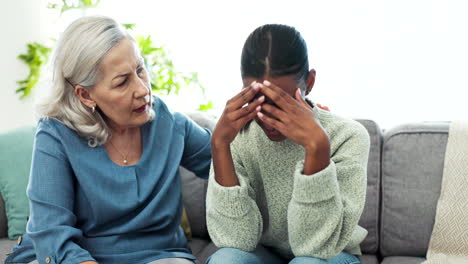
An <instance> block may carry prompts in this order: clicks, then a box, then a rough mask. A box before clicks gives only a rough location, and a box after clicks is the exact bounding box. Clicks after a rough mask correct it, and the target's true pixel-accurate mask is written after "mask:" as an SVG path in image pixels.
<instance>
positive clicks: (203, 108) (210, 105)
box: [198, 100, 213, 112]
mask: <svg viewBox="0 0 468 264" xmlns="http://www.w3.org/2000/svg"><path fill="white" fill-rule="evenodd" d="M210 109H213V102H212V101H211V100H210V101H208V103H207V104H201V105H200V106H198V110H199V111H203V112H206V111H208V110H210Z"/></svg>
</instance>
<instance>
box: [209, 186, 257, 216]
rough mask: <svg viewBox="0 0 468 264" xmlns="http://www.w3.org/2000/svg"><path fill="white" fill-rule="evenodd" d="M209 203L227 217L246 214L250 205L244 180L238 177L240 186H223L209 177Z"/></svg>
mask: <svg viewBox="0 0 468 264" xmlns="http://www.w3.org/2000/svg"><path fill="white" fill-rule="evenodd" d="M209 180H210V183H209V184H210V185H211V186H210V187H211V195H212V196H211V197H210V198H209V199H210V202H211V205H212V206H213V207H214V209H215V210H217V211H218V212H219V213H221V214H223V215H225V216H229V217H242V216H244V215H246V214H247V213H248V212H249V210H250V206H251V201H250V200H251V198H250V197H249V194H248V188H247V185H246V183H245V181H244V180H242V178H241V177H239V183H240V186H233V187H225V186H222V185H220V184H219V183H218V182H216V180H215V178H214V177H210V179H209Z"/></svg>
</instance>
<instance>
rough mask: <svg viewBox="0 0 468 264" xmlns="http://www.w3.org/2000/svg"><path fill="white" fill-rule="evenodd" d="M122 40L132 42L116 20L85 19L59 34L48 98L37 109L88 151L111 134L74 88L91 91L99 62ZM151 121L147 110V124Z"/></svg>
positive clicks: (91, 17)
mask: <svg viewBox="0 0 468 264" xmlns="http://www.w3.org/2000/svg"><path fill="white" fill-rule="evenodd" d="M123 38H129V39H131V40H133V41H134V39H133V38H132V37H131V36H130V35H129V34H128V33H127V32H126V31H125V29H124V28H123V27H122V26H120V25H119V24H118V23H117V22H116V21H115V20H113V19H112V18H109V17H103V16H88V17H82V18H79V19H77V20H75V21H74V22H73V23H72V24H70V25H69V26H68V27H67V29H66V30H65V31H64V32H63V33H62V35H61V36H60V38H59V41H58V43H57V46H56V48H55V51H54V55H53V60H52V63H53V64H52V67H53V78H52V89H51V93H50V96H49V97H48V98H47V99H46V100H45V101H44V102H42V103H41V104H39V105H38V107H37V111H38V114H39V117H41V118H53V119H56V120H58V121H60V122H62V123H63V124H64V125H65V126H67V127H69V128H70V129H72V130H74V131H76V132H77V133H78V135H80V136H83V137H85V138H87V139H88V145H89V146H90V147H96V146H98V145H102V144H104V143H106V142H107V140H109V139H110V137H111V130H110V128H109V126H108V125H107V123H106V121H105V119H104V117H103V116H102V113H100V111H95V112H93V111H92V110H91V109H90V108H89V107H87V106H85V105H84V104H82V103H81V101H80V100H79V98H78V96H77V95H76V94H75V91H74V90H75V89H74V88H75V86H76V85H78V84H79V85H81V86H83V87H84V88H85V89H88V90H92V89H93V87H94V85H95V84H96V82H97V81H98V78H99V66H100V62H101V61H102V59H103V58H104V56H105V55H106V54H107V53H108V51H109V50H110V49H111V48H112V47H114V46H115V45H116V44H117V43H119V42H120V41H121V40H122V39H123ZM153 117H154V111H153V109H150V120H151V119H153Z"/></svg>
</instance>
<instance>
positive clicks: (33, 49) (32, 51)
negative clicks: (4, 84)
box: [16, 42, 51, 98]
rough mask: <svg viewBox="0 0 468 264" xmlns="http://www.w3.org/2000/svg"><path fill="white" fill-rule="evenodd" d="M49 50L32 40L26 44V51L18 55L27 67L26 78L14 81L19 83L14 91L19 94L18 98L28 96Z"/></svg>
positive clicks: (47, 57)
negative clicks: (18, 86)
mask: <svg viewBox="0 0 468 264" xmlns="http://www.w3.org/2000/svg"><path fill="white" fill-rule="evenodd" d="M50 51H51V48H49V47H47V46H44V45H42V44H40V43H37V42H34V43H28V44H27V53H25V54H20V55H18V59H19V60H21V61H22V62H23V63H24V64H26V65H27V66H28V67H29V74H28V76H27V77H26V79H24V80H20V81H17V82H16V83H17V84H18V85H20V88H19V89H17V90H16V93H19V94H20V98H25V97H26V96H28V95H29V94H30V93H31V90H32V89H33V87H34V86H35V85H36V84H37V82H38V81H39V78H40V75H41V68H42V66H43V65H44V64H45V63H47V61H48V59H49V54H50Z"/></svg>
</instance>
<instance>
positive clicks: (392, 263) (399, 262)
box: [382, 257, 426, 264]
mask: <svg viewBox="0 0 468 264" xmlns="http://www.w3.org/2000/svg"><path fill="white" fill-rule="evenodd" d="M425 260H426V259H425V258H418V257H386V258H384V259H383V260H382V264H421V263H422V262H423V261H425Z"/></svg>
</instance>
